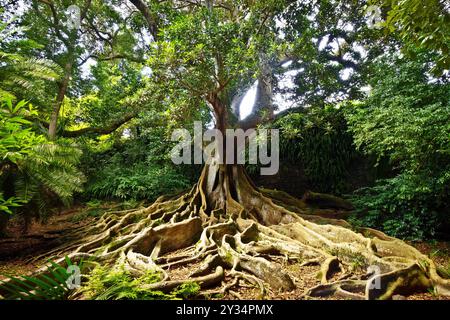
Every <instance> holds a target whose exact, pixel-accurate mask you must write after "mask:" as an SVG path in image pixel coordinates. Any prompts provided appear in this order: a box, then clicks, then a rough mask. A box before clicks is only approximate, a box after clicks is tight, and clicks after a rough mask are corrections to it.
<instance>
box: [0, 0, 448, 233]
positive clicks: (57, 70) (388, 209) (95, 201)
mask: <svg viewBox="0 0 450 320" xmlns="http://www.w3.org/2000/svg"><path fill="white" fill-rule="evenodd" d="M200 2H201V1H193V2H192V3H197V5H198V4H199V3H200ZM206 2H207V3H209V2H208V1H206ZM228 2H230V3H232V4H233V5H235V6H236V7H237V8H239V6H238V4H237V3H240V2H242V3H246V5H247V2H252V6H253V10H255V12H257V13H258V17H259V18H261V17H262V18H261V19H262V20H263V21H264V23H263V24H262V25H264V27H261V28H260V29H261V30H255V29H254V26H255V24H254V22H252V23H253V24H251V23H250V22H249V23H248V25H249V27H245V26H244V27H243V28H242V29H239V28H238V27H237V26H236V25H233V24H226V23H225V24H217V25H216V26H214V27H211V29H210V30H209V32H210V33H211V34H213V35H214V36H211V37H210V38H208V35H207V34H203V33H202V30H201V29H200V28H199V27H198V26H199V21H200V20H199V21H196V19H197V18H198V17H197V16H196V15H194V14H193V15H192V16H188V17H186V16H184V15H182V14H180V13H179V12H180V10H182V9H180V8H184V7H185V10H190V5H193V6H194V5H195V4H192V3H191V4H189V3H190V2H189V1H143V0H131V1H116V0H106V1H97V0H93V1H69V0H53V1H50V0H41V1H14V0H1V1H0V3H1V9H0V17H1V18H0V235H1V236H2V237H10V236H12V235H17V234H26V233H27V232H29V230H30V227H31V225H32V224H33V223H39V224H40V223H45V222H46V221H47V220H48V219H49V218H51V217H54V216H55V215H56V216H58V215H59V214H60V213H61V212H63V211H65V210H68V208H77V210H78V209H79V208H82V209H80V212H81V213H79V214H78V215H76V216H75V217H74V219H76V220H79V221H80V220H83V219H89V218H91V217H93V216H96V215H99V214H101V212H102V210H103V211H104V210H105V208H109V207H111V206H117V205H119V206H121V207H123V208H132V207H136V206H139V205H144V204H150V203H152V202H153V201H154V200H156V199H157V198H158V197H159V196H162V195H174V194H177V193H180V192H182V191H183V190H186V189H189V188H190V187H191V186H192V184H193V183H195V182H196V181H197V179H198V178H199V176H200V173H201V166H199V165H180V166H178V165H174V164H172V162H171V161H170V151H171V149H172V147H173V146H174V143H175V142H173V141H171V139H170V138H171V133H172V131H173V130H174V129H175V128H181V127H183V128H189V129H192V127H193V122H194V121H196V120H200V121H202V123H203V124H204V126H205V128H206V127H208V126H210V125H211V123H212V121H213V119H212V114H211V112H210V110H209V109H208V106H207V105H206V104H205V102H204V101H203V100H202V99H200V98H199V97H198V96H195V95H192V94H191V93H190V92H189V91H188V90H185V89H180V88H179V87H178V86H179V85H180V84H182V85H183V86H184V88H186V87H189V86H193V88H192V91H191V92H195V90H203V88H202V86H203V85H204V86H206V85H207V84H206V83H207V82H208V81H207V80H205V81H203V82H202V81H200V80H199V81H197V80H195V81H197V82H195V81H194V80H192V79H194V76H195V77H196V78H195V79H201V76H199V75H198V74H197V73H198V69H199V68H200V67H202V68H204V67H205V66H203V65H202V64H201V63H202V62H201V61H202V60H201V58H202V57H203V56H208V55H211V54H213V51H211V50H209V48H210V47H208V46H209V45H210V46H211V47H213V46H216V47H217V46H218V47H223V52H225V53H226V55H227V59H228V60H227V61H235V64H232V63H231V64H230V65H231V67H230V68H234V69H233V70H232V71H230V72H234V73H236V74H239V75H240V76H241V80H240V81H241V83H240V84H239V86H237V87H239V95H238V96H239V99H238V101H233V102H232V106H233V107H234V108H235V109H237V111H238V112H237V114H240V115H241V120H245V117H246V115H247V114H250V116H249V117H252V115H254V114H255V112H257V111H258V108H259V104H261V103H263V102H262V99H259V98H261V94H260V92H261V91H264V87H263V82H264V81H265V82H266V84H265V85H266V87H267V81H269V84H270V88H272V91H271V97H272V99H273V109H274V110H275V113H274V116H273V117H272V118H271V120H273V121H270V122H263V123H262V124H260V126H262V127H266V128H278V129H280V132H281V135H280V140H281V141H280V145H281V149H280V157H281V160H280V161H281V164H280V171H279V173H278V174H277V175H275V176H260V175H259V170H257V169H258V166H255V165H247V170H248V172H249V173H250V175H251V177H252V178H253V179H254V181H255V182H256V184H257V185H259V186H262V187H264V188H272V189H274V188H275V189H279V190H283V191H285V192H287V193H289V194H291V195H294V196H297V197H299V198H301V197H302V196H303V195H304V194H305V192H307V191H313V192H320V193H329V194H334V195H337V196H340V197H342V198H345V199H347V200H349V201H350V202H351V203H352V205H353V207H354V210H353V211H352V213H351V215H350V216H349V217H348V221H350V222H351V224H353V225H354V226H365V227H372V228H375V229H379V230H381V231H383V232H385V233H386V234H388V235H391V236H395V237H398V238H401V239H406V240H432V239H438V240H444V241H446V240H449V239H450V212H449V208H450V197H449V196H450V82H449V80H450V74H449V71H448V70H449V68H450V58H449V54H450V53H449V50H450V49H449V46H450V38H449V37H450V5H449V3H448V2H447V1H444V0H426V1H419V0H408V1H391V0H380V1H372V2H370V3H367V2H366V1H364V0H350V1H339V0H320V1H287V0H286V1H284V0H283V1H282V0H270V1H237V0H236V1H219V3H220V4H221V5H222V6H223V7H227V6H229V7H230V8H231V7H233V6H232V5H231V4H229V3H228ZM73 4H76V5H77V6H78V7H79V8H80V25H79V26H78V28H74V27H70V24H68V23H67V20H68V15H67V10H66V9H67V8H68V7H69V6H70V5H73ZM370 4H377V5H378V6H380V8H381V14H382V17H383V21H382V22H380V23H379V24H378V25H376V26H375V27H373V26H371V25H370V24H368V13H367V11H366V9H367V6H368V5H370ZM230 10H231V9H230ZM236 10H239V9H236ZM199 19H200V18H199ZM264 19H265V20H264ZM153 20H155V21H158V26H159V28H160V29H161V30H162V31H159V30H156V29H152V26H153V25H154V24H153V23H152V21H153ZM266 21H267V22H266ZM155 28H156V27H155ZM245 28H248V29H245ZM245 32H249V33H250V34H252V37H254V38H255V39H257V43H258V45H257V46H256V47H255V51H254V52H257V50H258V46H261V47H263V48H264V52H265V55H266V56H265V63H266V65H265V69H264V68H263V69H264V70H266V71H267V70H269V71H268V74H264V72H262V73H258V72H256V73H254V72H251V70H254V69H255V68H254V64H255V63H257V62H255V61H254V60H252V58H251V57H250V56H249V55H250V54H251V52H250V51H249V50H247V51H245V50H243V49H242V48H240V47H239V45H237V44H236V45H234V43H233V41H234V40H233V39H234V35H235V34H238V33H245ZM154 34H158V38H155V37H154ZM188 38H190V39H188ZM168 39H169V40H168ZM198 39H200V40H201V41H200V40H198ZM211 39H213V40H211ZM217 39H222V40H223V42H222V43H220V42H218V43H213V41H218V40H217ZM224 39H225V40H224ZM190 40H192V41H190ZM208 41H210V42H208ZM236 43H237V40H236ZM180 48H181V49H180ZM177 50H185V51H186V52H189V53H190V54H186V55H184V56H182V57H181V58H180V56H178V55H177V54H175V53H176V52H177ZM177 59H185V60H184V61H183V63H185V64H186V65H188V66H189V65H192V68H190V67H188V68H185V67H179V66H180V65H182V64H181V63H180V61H178V60H177ZM199 61H200V62H199ZM168 66H169V67H168ZM170 66H173V68H172V69H171V72H172V76H171V77H167V74H166V73H164V72H165V70H166V69H167V68H171V67H170ZM205 68H206V67H205ZM199 74H200V73H199ZM258 116H260V117H264V114H262V113H260V114H259V115H258Z"/></svg>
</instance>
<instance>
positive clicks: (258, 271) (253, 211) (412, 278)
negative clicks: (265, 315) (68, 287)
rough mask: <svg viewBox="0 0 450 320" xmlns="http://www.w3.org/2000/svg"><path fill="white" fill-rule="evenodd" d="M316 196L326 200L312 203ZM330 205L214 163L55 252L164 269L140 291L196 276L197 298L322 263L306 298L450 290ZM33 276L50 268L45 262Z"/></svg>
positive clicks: (398, 245)
mask: <svg viewBox="0 0 450 320" xmlns="http://www.w3.org/2000/svg"><path fill="white" fill-rule="evenodd" d="M311 201H315V202H320V203H321V207H320V208H316V209H312V208H311V207H309V206H308V203H307V202H311ZM330 203H331V204H332V205H330ZM327 206H328V208H329V207H334V208H336V207H339V208H340V210H341V209H342V210H344V209H348V208H349V204H348V203H346V202H345V201H341V200H339V199H338V198H336V197H331V196H323V195H318V194H313V193H309V194H308V195H307V196H305V199H303V200H298V199H295V198H293V197H291V196H289V195H287V194H286V193H283V192H279V191H268V190H259V189H257V188H256V187H255V186H254V185H253V184H252V183H251V181H250V179H249V178H248V177H247V175H246V173H245V171H244V170H243V168H242V167H241V166H231V165H230V166H224V165H220V166H219V165H213V164H211V165H207V166H206V167H205V168H204V170H203V173H202V175H201V177H200V180H199V182H198V184H197V185H196V186H194V187H193V188H192V189H191V190H190V191H189V192H187V193H185V194H182V195H179V196H177V197H174V198H170V199H168V198H165V197H161V198H159V199H158V200H156V201H155V202H154V203H153V204H152V205H151V206H150V207H148V208H141V209H138V210H127V211H116V212H109V213H107V214H104V215H103V216H102V217H100V218H99V219H98V220H97V221H96V223H95V224H94V225H92V226H89V227H87V228H85V229H81V230H76V233H74V235H73V237H72V238H73V240H72V241H71V242H69V243H67V244H66V245H65V246H61V247H59V248H58V249H57V250H55V251H52V252H51V254H52V255H56V256H58V257H63V256H64V255H66V254H67V255H68V256H69V257H70V258H71V260H72V261H77V260H80V259H81V258H82V259H84V261H88V262H89V265H90V267H91V268H93V267H95V265H97V264H102V265H105V264H106V265H110V266H113V265H115V264H122V265H124V266H125V267H126V269H127V270H128V271H129V272H130V273H131V274H132V275H133V276H136V277H138V276H140V275H142V274H144V273H145V272H149V271H150V272H156V273H159V274H161V275H162V278H161V281H159V282H157V283H152V284H146V285H145V286H144V289H147V290H158V291H163V292H169V291H171V290H173V289H175V288H176V287H178V286H179V285H181V284H183V283H186V282H191V281H194V282H197V283H198V284H199V285H200V287H201V289H202V291H201V295H204V296H207V295H210V294H222V295H225V294H229V295H232V296H233V297H236V298H239V297H241V295H240V294H239V293H238V292H237V291H235V290H234V289H235V288H237V287H243V286H245V284H244V283H247V284H250V285H251V286H252V287H253V288H257V290H258V292H259V296H258V297H260V298H263V297H264V296H265V295H267V294H268V293H270V292H278V291H284V292H286V291H287V292H289V291H292V290H295V289H296V284H295V283H294V281H293V279H295V280H296V281H295V282H298V281H297V280H298V277H299V276H301V274H297V275H292V274H290V272H289V270H290V269H289V268H285V267H286V266H292V265H293V264H297V265H298V267H299V268H306V267H308V268H312V267H313V266H315V265H317V266H320V272H319V277H318V279H317V280H318V281H319V283H317V285H316V286H312V288H310V289H308V290H306V292H305V294H304V297H305V298H309V297H317V296H333V295H334V296H336V297H341V298H345V299H390V298H391V297H392V296H393V295H395V294H402V295H405V294H410V293H413V292H416V291H421V290H427V289H429V288H430V287H434V288H435V290H436V292H437V293H438V294H443V295H450V280H448V279H442V278H441V277H440V276H439V275H438V274H437V272H436V267H435V265H434V263H433V261H431V260H430V259H429V258H428V257H426V256H425V255H423V254H421V253H420V252H419V251H417V250H416V249H415V248H413V247H411V246H409V245H407V244H406V243H404V242H402V241H400V240H397V239H394V238H391V237H388V236H386V235H384V234H383V233H381V232H379V231H376V230H372V229H367V228H366V229H361V230H360V232H355V231H353V230H351V229H350V226H349V224H348V223H347V222H345V221H344V220H341V219H333V218H331V217H332V216H333V215H332V214H330V212H331V211H333V210H329V209H326V207H327ZM334 212H336V210H334ZM334 218H335V217H334ZM57 262H58V263H60V264H62V265H63V264H64V263H65V261H64V258H60V259H59V260H57ZM192 265H195V267H194V270H192V269H191V270H190V272H188V274H185V275H183V277H181V276H178V278H176V277H175V278H174V273H173V272H174V270H179V269H180V268H183V267H189V266H192ZM317 271H319V270H317ZM37 274H38V275H43V274H47V275H48V274H49V273H48V270H47V269H46V268H43V269H41V270H39V271H38V273H37ZM180 277H181V278H180ZM0 294H4V292H3V291H2V289H1V288H0Z"/></svg>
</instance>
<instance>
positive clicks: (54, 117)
mask: <svg viewBox="0 0 450 320" xmlns="http://www.w3.org/2000/svg"><path fill="white" fill-rule="evenodd" d="M72 66H73V62H72V61H71V60H70V61H69V62H67V63H66V65H65V67H64V77H63V79H62V81H61V82H60V83H59V85H58V95H57V96H56V100H55V103H54V104H53V110H52V114H51V116H50V124H49V127H48V137H49V139H50V140H55V139H56V130H57V128H58V118H59V111H60V109H61V105H62V103H63V101H64V97H65V96H66V92H67V88H68V86H69V82H70V77H71V75H72Z"/></svg>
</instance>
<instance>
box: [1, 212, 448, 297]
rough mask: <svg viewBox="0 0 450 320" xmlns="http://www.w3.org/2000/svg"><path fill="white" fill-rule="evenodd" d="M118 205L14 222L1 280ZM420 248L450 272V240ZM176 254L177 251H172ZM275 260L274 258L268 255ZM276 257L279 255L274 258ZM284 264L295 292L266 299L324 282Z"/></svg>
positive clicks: (253, 292) (183, 271)
mask: <svg viewBox="0 0 450 320" xmlns="http://www.w3.org/2000/svg"><path fill="white" fill-rule="evenodd" d="M116 206H117V205H116V204H103V205H102V206H101V207H100V208H98V207H97V208H88V207H81V206H78V207H74V208H71V209H70V210H64V211H62V212H60V213H59V214H57V215H54V216H53V217H51V218H50V219H49V220H48V221H47V223H45V224H43V223H37V222H34V223H33V224H32V225H31V227H30V230H29V232H28V233H27V234H26V235H21V232H20V223H18V222H17V223H11V226H10V228H9V230H8V231H9V234H10V235H12V236H10V237H8V238H3V239H0V279H2V278H4V276H3V275H4V274H10V275H20V274H27V273H30V272H32V271H34V270H35V269H37V268H39V267H40V266H42V265H43V264H45V263H46V261H45V260H44V261H36V262H31V261H30V259H31V258H32V257H33V256H35V255H37V254H39V253H44V252H45V251H46V250H48V249H50V248H52V247H54V246H56V245H58V244H60V243H61V241H60V239H61V238H63V236H64V233H65V231H67V230H70V229H71V228H78V227H82V226H83V225H86V224H89V223H90V222H92V221H93V219H95V216H97V215H98V214H101V212H103V211H105V210H107V209H108V208H111V207H116ZM409 244H411V245H413V246H415V247H416V248H417V249H418V250H419V251H421V252H422V253H424V254H427V255H428V256H430V257H431V259H432V260H433V261H435V263H436V264H437V265H438V266H439V267H441V268H442V269H443V270H446V272H447V273H450V243H449V242H436V241H435V242H414V243H411V242H410V243H409ZM172 254H174V253H172ZM266 258H268V259H271V258H272V257H266ZM274 259H275V258H274ZM276 259H277V262H279V263H281V265H282V266H283V270H284V271H285V272H287V273H288V274H289V275H290V276H291V278H292V279H293V280H294V283H295V284H296V289H295V290H294V291H291V292H274V291H270V290H269V291H268V292H267V293H266V296H265V297H264V298H265V299H283V300H284V299H286V300H288V299H293V300H296V299H300V298H301V296H302V294H303V292H304V291H305V289H307V288H311V287H313V286H315V285H318V284H320V279H319V278H318V277H317V274H318V272H319V271H320V266H301V265H300V262H299V261H295V260H289V259H288V258H282V259H281V260H280V258H279V257H278V258H276ZM198 267H199V263H198V262H197V263H192V264H190V265H185V266H183V267H180V268H174V269H172V270H169V274H170V276H171V278H172V279H182V278H186V277H187V276H188V275H189V274H190V273H191V272H192V271H194V270H196V269H197V268H198ZM341 276H342V274H340V272H337V273H336V274H334V276H333V278H332V279H331V281H332V280H338V279H339V278H340V277H341ZM211 292H212V293H211V295H207V296H206V298H208V299H258V298H259V289H257V288H255V287H252V286H249V285H248V284H245V283H238V285H236V286H235V287H233V289H232V290H230V291H229V293H227V294H226V295H220V294H216V293H213V290H212V291H211ZM397 298H398V299H401V300H447V299H450V298H448V297H447V298H446V297H437V296H435V295H434V294H433V293H432V292H423V293H417V294H414V295H410V296H407V297H403V296H399V297H397Z"/></svg>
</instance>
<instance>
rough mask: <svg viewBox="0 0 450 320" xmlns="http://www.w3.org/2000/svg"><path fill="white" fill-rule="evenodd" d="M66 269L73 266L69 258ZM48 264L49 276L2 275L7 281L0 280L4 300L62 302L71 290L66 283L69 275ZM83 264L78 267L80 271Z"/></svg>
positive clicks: (60, 268) (55, 265)
mask: <svg viewBox="0 0 450 320" xmlns="http://www.w3.org/2000/svg"><path fill="white" fill-rule="evenodd" d="M65 261H66V264H67V267H69V266H74V265H75V264H73V263H72V261H71V260H70V258H69V257H67V256H66V258H65ZM49 262H50V270H49V271H50V274H49V275H45V274H43V275H41V276H39V277H32V276H25V275H22V276H17V277H16V276H11V275H3V276H5V277H7V279H8V280H6V281H5V280H0V290H1V291H3V292H6V295H5V296H4V299H6V300H63V299H66V298H67V296H68V294H69V293H70V291H71V289H70V288H69V286H68V284H67V282H68V280H69V278H70V277H71V274H69V273H68V272H67V269H66V268H64V267H63V266H61V265H59V264H57V263H55V262H53V261H49ZM82 265H83V262H80V263H79V265H78V267H79V268H80V269H81V268H82Z"/></svg>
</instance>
